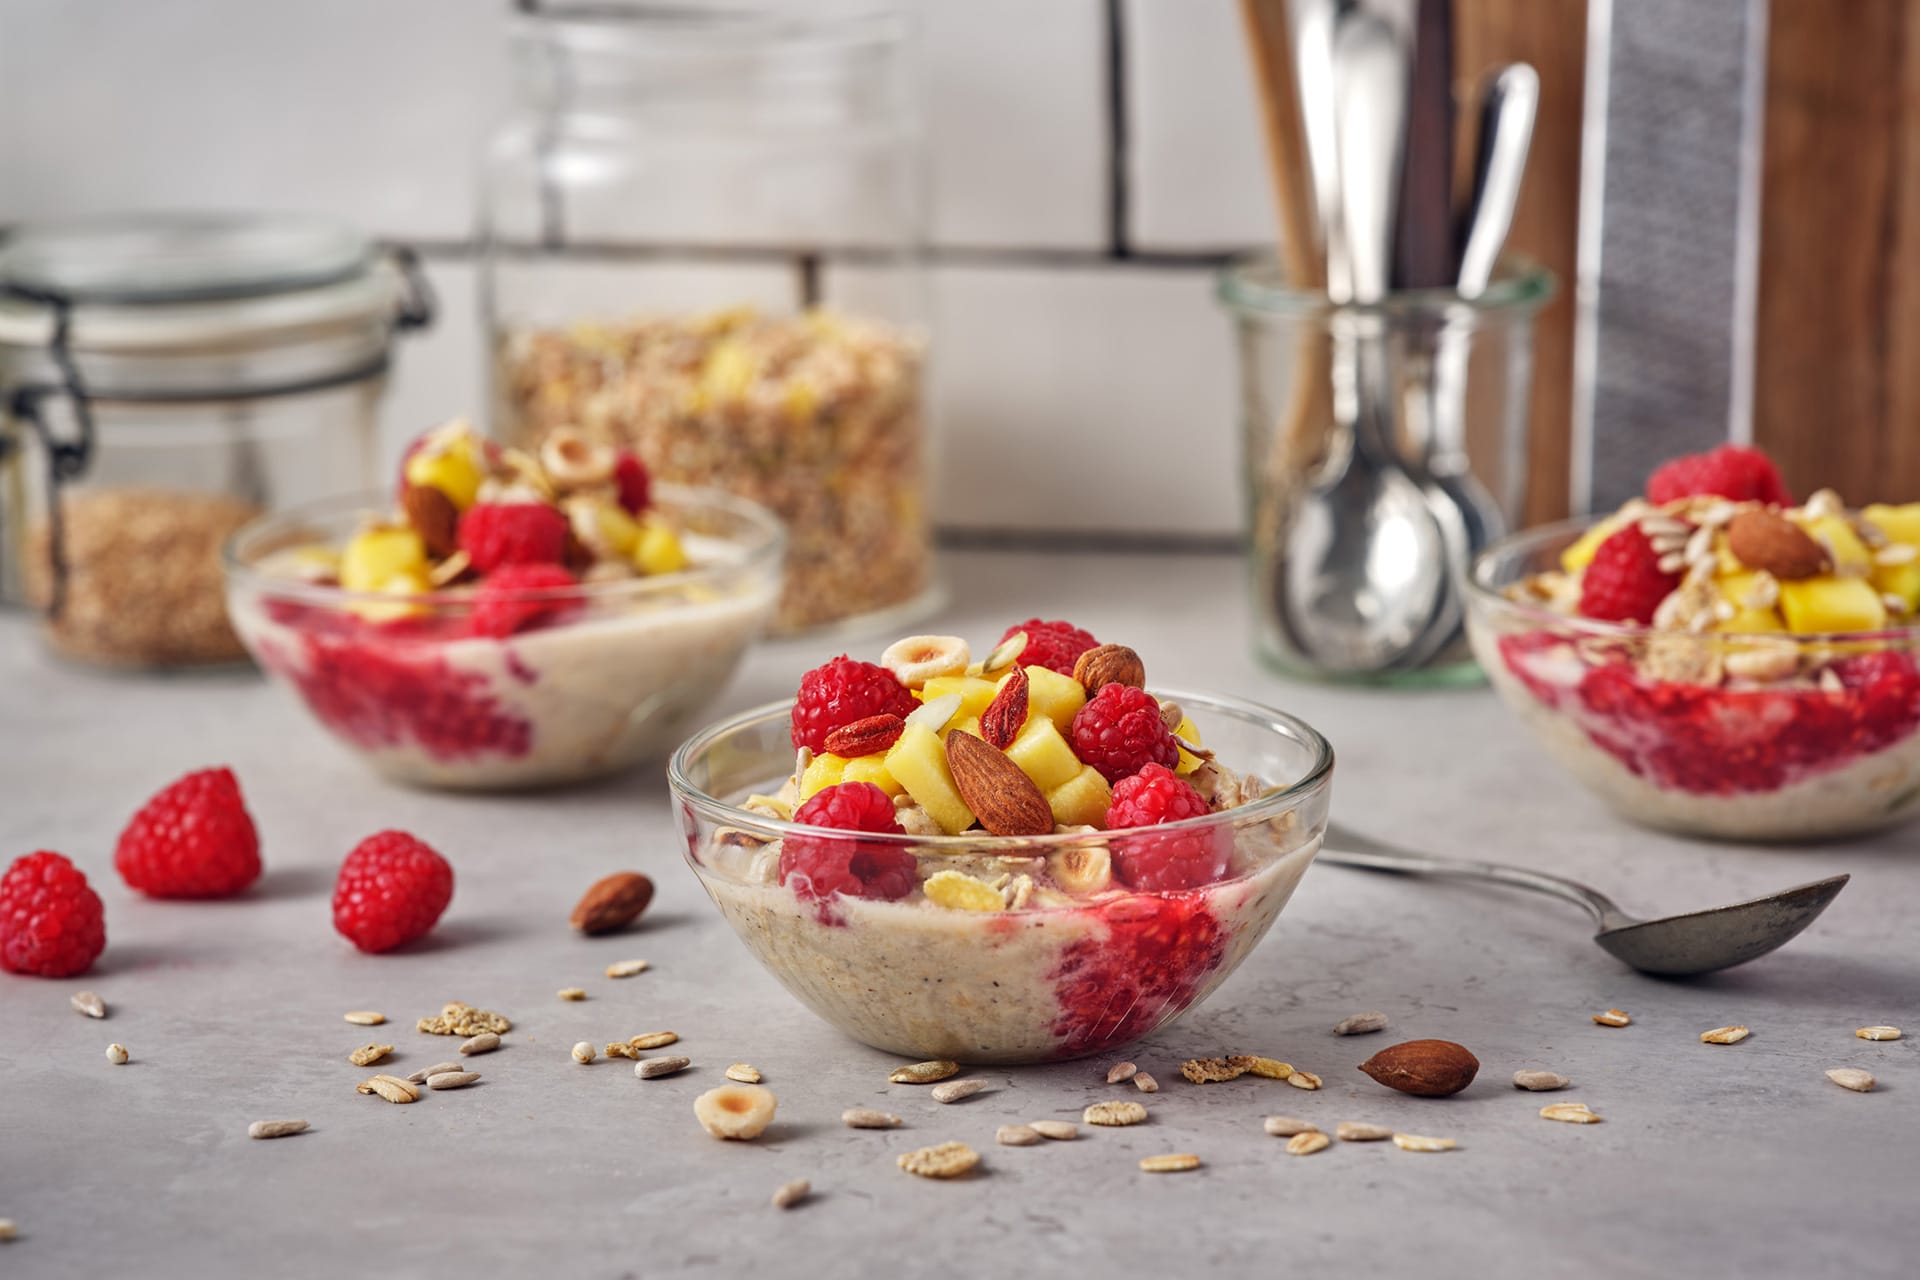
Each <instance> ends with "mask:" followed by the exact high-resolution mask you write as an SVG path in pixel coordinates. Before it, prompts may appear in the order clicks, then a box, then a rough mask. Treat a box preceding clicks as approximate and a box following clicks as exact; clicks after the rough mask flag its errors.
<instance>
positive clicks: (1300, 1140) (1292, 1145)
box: [1287, 1129, 1333, 1156]
mask: <svg viewBox="0 0 1920 1280" xmlns="http://www.w3.org/2000/svg"><path fill="white" fill-rule="evenodd" d="M1332 1145H1333V1139H1332V1138H1329V1137H1328V1136H1327V1135H1326V1134H1324V1133H1322V1132H1320V1131H1319V1130H1318V1129H1309V1130H1307V1131H1306V1132H1305V1133H1296V1134H1294V1135H1293V1136H1292V1137H1291V1138H1288V1139H1287V1154H1288V1155H1290V1156H1310V1155H1312V1154H1313V1153H1314V1152H1316V1151H1325V1150H1326V1149H1327V1148H1328V1147H1330V1146H1332Z"/></svg>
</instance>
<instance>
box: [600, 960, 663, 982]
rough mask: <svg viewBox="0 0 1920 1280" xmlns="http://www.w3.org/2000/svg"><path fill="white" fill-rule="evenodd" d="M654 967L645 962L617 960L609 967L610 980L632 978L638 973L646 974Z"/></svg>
mask: <svg viewBox="0 0 1920 1280" xmlns="http://www.w3.org/2000/svg"><path fill="white" fill-rule="evenodd" d="M652 967H653V966H652V965H650V964H648V963H647V962H646V961H645V960H616V961H614V962H613V963H612V964H610V965H608V966H607V976H608V977H609V978H631V977H633V975H635V974H636V973H645V972H646V971H647V970H648V969H650V968H652Z"/></svg>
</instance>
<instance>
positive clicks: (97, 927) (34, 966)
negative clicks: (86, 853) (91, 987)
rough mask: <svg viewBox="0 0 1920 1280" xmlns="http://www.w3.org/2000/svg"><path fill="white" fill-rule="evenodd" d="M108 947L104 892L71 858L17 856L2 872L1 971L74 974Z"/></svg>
mask: <svg viewBox="0 0 1920 1280" xmlns="http://www.w3.org/2000/svg"><path fill="white" fill-rule="evenodd" d="M106 945H107V923H106V912H105V910H104V909H103V908H102V907H101V905H100V895H99V894H97V893H95V892H94V891H93V890H92V888H90V887H89V886H88V884H87V877H86V875H85V873H84V872H82V871H81V870H80V869H79V868H78V867H76V866H74V865H73V863H71V862H69V861H68V860H67V859H66V858H64V857H62V856H60V855H59V854H57V853H48V852H46V851H45V850H41V851H40V852H38V853H30V854H27V855H26V856H25V857H22V858H16V859H15V860H14V863H13V865H12V866H10V867H8V868H7V871H6V874H5V875H0V969H5V970H6V971H7V972H8V973H31V974H37V975H39V976H40V977H43V978H71V977H73V976H74V975H75V974H80V973H85V972H86V971H87V970H88V969H89V968H91V967H92V966H93V962H94V960H96V959H97V958H98V957H99V955H100V952H101V951H103V950H104V949H105V948H106Z"/></svg>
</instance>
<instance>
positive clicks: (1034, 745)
mask: <svg viewBox="0 0 1920 1280" xmlns="http://www.w3.org/2000/svg"><path fill="white" fill-rule="evenodd" d="M1007 759H1009V760H1011V761H1013V762H1014V763H1015V764H1017V765H1019V766H1020V772H1022V773H1024V774H1026V775H1027V776H1028V777H1029V778H1032V779H1033V785H1034V786H1036V787H1038V788H1040V790H1041V791H1043V792H1046V791H1051V790H1053V789H1054V788H1055V787H1062V786H1065V785H1066V784H1067V783H1068V782H1069V781H1071V780H1072V778H1073V777H1074V775H1075V774H1077V773H1079V772H1080V769H1081V764H1080V757H1079V756H1076V755H1075V754H1073V748H1072V747H1071V746H1069V745H1067V740H1066V738H1064V737H1062V736H1061V733H1060V730H1059V729H1058V728H1057V727H1055V725H1054V723H1053V721H1051V720H1049V719H1047V718H1046V717H1045V716H1039V715H1036V716H1034V717H1032V718H1031V719H1029V720H1028V721H1027V723H1026V725H1025V726H1024V727H1023V728H1022V729H1021V730H1020V732H1019V733H1017V734H1015V735H1014V738H1013V741H1012V742H1011V743H1010V744H1009V745H1008V746H1007ZM1103 812H1104V811H1103Z"/></svg>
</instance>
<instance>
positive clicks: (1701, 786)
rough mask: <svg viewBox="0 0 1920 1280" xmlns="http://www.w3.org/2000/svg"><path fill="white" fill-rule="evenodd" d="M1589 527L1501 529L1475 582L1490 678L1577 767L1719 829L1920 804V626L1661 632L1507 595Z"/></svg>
mask: <svg viewBox="0 0 1920 1280" xmlns="http://www.w3.org/2000/svg"><path fill="white" fill-rule="evenodd" d="M1594 523H1595V521H1594V520H1575V521H1569V522H1566V523H1563V524H1556V525H1550V526H1547V527H1544V528H1539V529H1532V530H1528V531H1527V532H1524V533H1520V534H1516V535H1514V536H1512V537H1509V538H1506V539H1504V540H1502V541H1500V542H1498V543H1495V544H1494V545H1493V546H1492V547H1489V548H1488V549H1487V550H1486V551H1485V552H1484V553H1482V555H1481V556H1480V558H1479V559H1478V560H1477V561H1476V562H1475V564H1474V566H1473V571H1472V574H1471V579H1470V583H1469V590H1468V594H1467V631H1468V636H1469V638H1470V639H1471V641H1472V643H1473V651H1474V655H1475V656H1476V657H1477V658H1478V659H1479V661H1480V665H1481V667H1482V668H1484V669H1485V671H1486V673H1487V677H1488V679H1489V680H1490V681H1491V682H1492V684H1493V687H1494V688H1495V689H1497V690H1499V693H1500V697H1501V698H1502V699H1503V700H1504V701H1505V702H1506V704H1507V705H1508V706H1509V707H1510V708H1512V709H1513V711H1514V712H1515V713H1516V714H1517V715H1519V717H1520V719H1521V720H1522V721H1523V722H1525V724H1526V725H1527V727H1528V728H1529V729H1531V730H1532V731H1533V733H1534V735H1535V736H1536V737H1537V738H1539V740H1540V742H1541V745H1543V746H1544V747H1546V749H1547V751H1548V753H1549V754H1551V755H1552V756H1553V758H1554V759H1556V760H1558V761H1559V762H1560V763H1561V764H1562V765H1564V766H1565V767H1566V768H1567V769H1568V770H1570V771H1571V772H1572V773H1573V775H1574V777H1576V778H1578V779H1579V780H1580V781H1581V782H1583V783H1584V784H1586V786H1587V787H1588V788H1590V789H1591V790H1592V791H1594V792H1595V793H1596V794H1597V795H1599V796H1600V798H1601V799H1603V800H1605V801H1606V802H1607V803H1608V804H1609V805H1611V806H1612V807H1613V808H1614V809H1616V810H1618V811H1619V812H1620V813H1621V814H1622V815H1624V816H1625V817H1627V818H1630V819H1632V820H1633V821H1635V822H1639V823H1643V824H1645V825H1646V826H1650V827H1658V828H1661V829H1663V830H1667V831H1676V832H1681V833H1683V834H1687V835H1699V836H1708V837H1713V838H1717V839H1726V840H1752V841H1792V840H1809V839H1821V838H1826V837H1833V836H1842V835H1850V834H1855V833H1859V832H1865V831H1872V830H1875V829H1878V828H1882V827H1888V826H1892V825H1894V824H1896V823H1900V822H1904V821H1906V820H1907V819H1909V818H1912V817H1914V816H1915V815H1916V814H1920V665H1916V655H1917V654H1920V628H1916V627H1892V628H1887V629H1884V630H1880V631H1861V632H1847V633H1840V634H1831V635H1802V634H1790V633H1786V632H1766V633H1735V632H1718V631H1706V632H1699V633H1695V632H1686V631H1654V630H1650V629H1648V628H1645V627H1636V626H1630V625H1622V624H1619V623H1612V622H1601V621H1597V620H1594V619H1591V618H1580V617H1569V616H1567V615H1566V614H1563V613H1559V612H1557V611H1555V610H1553V609H1550V608H1548V607H1547V606H1546V604H1545V603H1543V602H1539V601H1535V600H1531V599H1528V598H1525V597H1524V596H1522V597H1519V598H1511V597H1509V595H1508V591H1509V589H1511V588H1514V587H1516V586H1517V585H1518V584H1519V583H1521V582H1522V581H1523V580H1525V579H1526V578H1528V577H1529V576H1531V575H1533V574H1536V573H1540V572H1543V571H1546V570H1549V569H1554V568H1557V567H1558V566H1559V560H1560V553H1561V552H1562V551H1563V550H1564V549H1565V548H1566V547H1568V546H1569V545H1570V544H1572V543H1573V542H1574V541H1575V540H1576V539H1577V538H1578V537H1579V536H1580V535H1581V534H1582V533H1583V532H1584V531H1585V530H1586V529H1588V528H1590V527H1591V526H1592V525H1593V524H1594Z"/></svg>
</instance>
